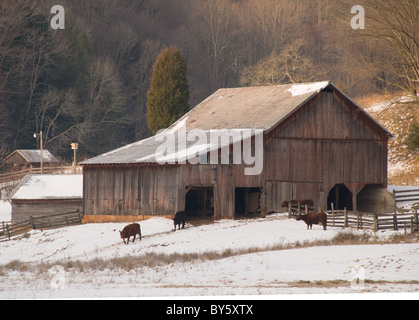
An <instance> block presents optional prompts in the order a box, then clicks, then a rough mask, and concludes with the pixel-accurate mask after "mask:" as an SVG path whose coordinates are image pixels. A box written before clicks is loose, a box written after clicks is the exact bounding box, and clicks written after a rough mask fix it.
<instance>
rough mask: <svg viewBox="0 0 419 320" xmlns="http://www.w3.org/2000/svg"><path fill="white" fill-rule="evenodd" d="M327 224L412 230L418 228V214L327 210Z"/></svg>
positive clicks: (345, 226) (376, 229)
mask: <svg viewBox="0 0 419 320" xmlns="http://www.w3.org/2000/svg"><path fill="white" fill-rule="evenodd" d="M327 214H328V219H327V225H328V226H330V227H340V228H357V229H371V230H374V231H379V230H405V231H407V230H408V229H410V230H411V231H412V232H413V231H416V230H417V229H418V226H419V225H418V216H419V214H418V213H417V212H416V213H413V214H412V213H410V214H409V213H408V214H400V213H399V214H398V213H394V214H378V213H369V212H353V211H347V210H339V211H337V210H334V212H330V211H328V212H327Z"/></svg>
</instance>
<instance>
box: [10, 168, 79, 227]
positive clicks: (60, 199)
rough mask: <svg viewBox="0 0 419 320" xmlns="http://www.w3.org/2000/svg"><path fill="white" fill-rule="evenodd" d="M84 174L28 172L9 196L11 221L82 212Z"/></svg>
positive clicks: (16, 221) (17, 221)
mask: <svg viewBox="0 0 419 320" xmlns="http://www.w3.org/2000/svg"><path fill="white" fill-rule="evenodd" d="M82 196H83V175H27V176H25V178H23V179H22V181H21V182H20V183H19V185H18V186H17V187H16V188H15V189H14V190H13V192H12V193H11V195H10V197H9V198H10V200H11V204H12V222H13V223H19V222H22V221H25V220H28V219H30V217H31V216H33V217H36V216H46V215H52V214H57V213H67V212H75V211H77V210H79V211H81V210H82V208H83V206H82V202H83V201H82Z"/></svg>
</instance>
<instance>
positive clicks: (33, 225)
mask: <svg viewBox="0 0 419 320" xmlns="http://www.w3.org/2000/svg"><path fill="white" fill-rule="evenodd" d="M31 226H32V229H34V230H36V227H35V219H34V218H33V216H31Z"/></svg>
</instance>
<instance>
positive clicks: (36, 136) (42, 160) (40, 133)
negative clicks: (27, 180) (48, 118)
mask: <svg viewBox="0 0 419 320" xmlns="http://www.w3.org/2000/svg"><path fill="white" fill-rule="evenodd" d="M33 137H34V138H35V139H36V138H38V137H39V138H40V140H41V141H40V146H41V174H44V157H43V156H42V149H43V148H42V131H40V132H39V134H36V133H34V134H33Z"/></svg>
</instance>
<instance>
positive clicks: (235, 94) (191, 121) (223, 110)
mask: <svg viewBox="0 0 419 320" xmlns="http://www.w3.org/2000/svg"><path fill="white" fill-rule="evenodd" d="M329 86H330V87H331V88H332V89H333V90H338V89H337V88H336V87H335V86H333V85H332V84H331V83H330V82H329V81H325V82H314V83H305V84H289V85H280V86H268V87H243V88H233V89H219V90H218V91H217V92H215V93H214V94H213V95H211V96H210V97H208V98H207V99H205V100H204V101H203V102H201V103H200V104H199V105H197V106H196V107H195V108H193V109H192V110H191V111H190V112H188V113H187V114H185V115H184V116H183V117H182V118H180V119H179V120H178V121H176V122H175V123H174V124H173V125H172V126H170V127H169V128H168V129H167V130H169V132H170V131H177V130H179V129H180V128H182V130H185V131H186V132H190V131H192V130H194V129H199V130H202V131H203V132H204V133H205V134H206V135H207V136H208V135H209V133H210V131H217V130H230V131H231V130H238V132H240V130H245V129H262V130H264V131H269V130H271V129H273V128H274V127H276V126H277V125H278V124H279V123H281V122H282V121H283V120H285V119H286V118H287V117H288V116H290V115H291V114H293V113H294V112H295V111H296V110H297V109H298V108H299V107H301V106H302V105H303V104H304V103H305V102H307V101H309V100H310V99H312V98H313V97H314V96H315V95H316V94H318V93H319V92H321V91H323V90H325V89H326V88H327V87H329ZM374 121H375V120H374ZM376 123H377V122H376ZM377 124H378V123H377ZM378 125H380V124H378ZM380 126H381V125H380ZM382 128H383V127H382ZM383 130H386V129H384V128H383ZM166 132H167V131H166ZM230 133H231V132H230ZM160 138H161V135H160V136H159V135H157V136H154V137H151V138H148V139H145V140H142V141H139V142H135V143H133V144H130V145H127V146H124V147H122V148H119V149H116V150H113V151H111V152H107V153H105V154H102V155H100V156H97V157H95V158H92V159H89V160H87V161H83V162H82V163H81V164H82V165H89V164H134V163H156V162H157V160H156V157H155V155H156V150H157V149H158V147H159V146H161V145H162V143H164V141H162V140H161V139H160ZM208 141H209V140H208ZM191 145H193V146H194V147H196V143H187V145H186V147H187V148H189V147H190V146H191ZM219 147H220V146H216V145H211V144H206V145H204V144H203V145H202V146H198V147H197V148H198V149H201V150H204V149H206V150H207V151H211V150H213V149H214V148H217V149H218V148H219Z"/></svg>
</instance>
